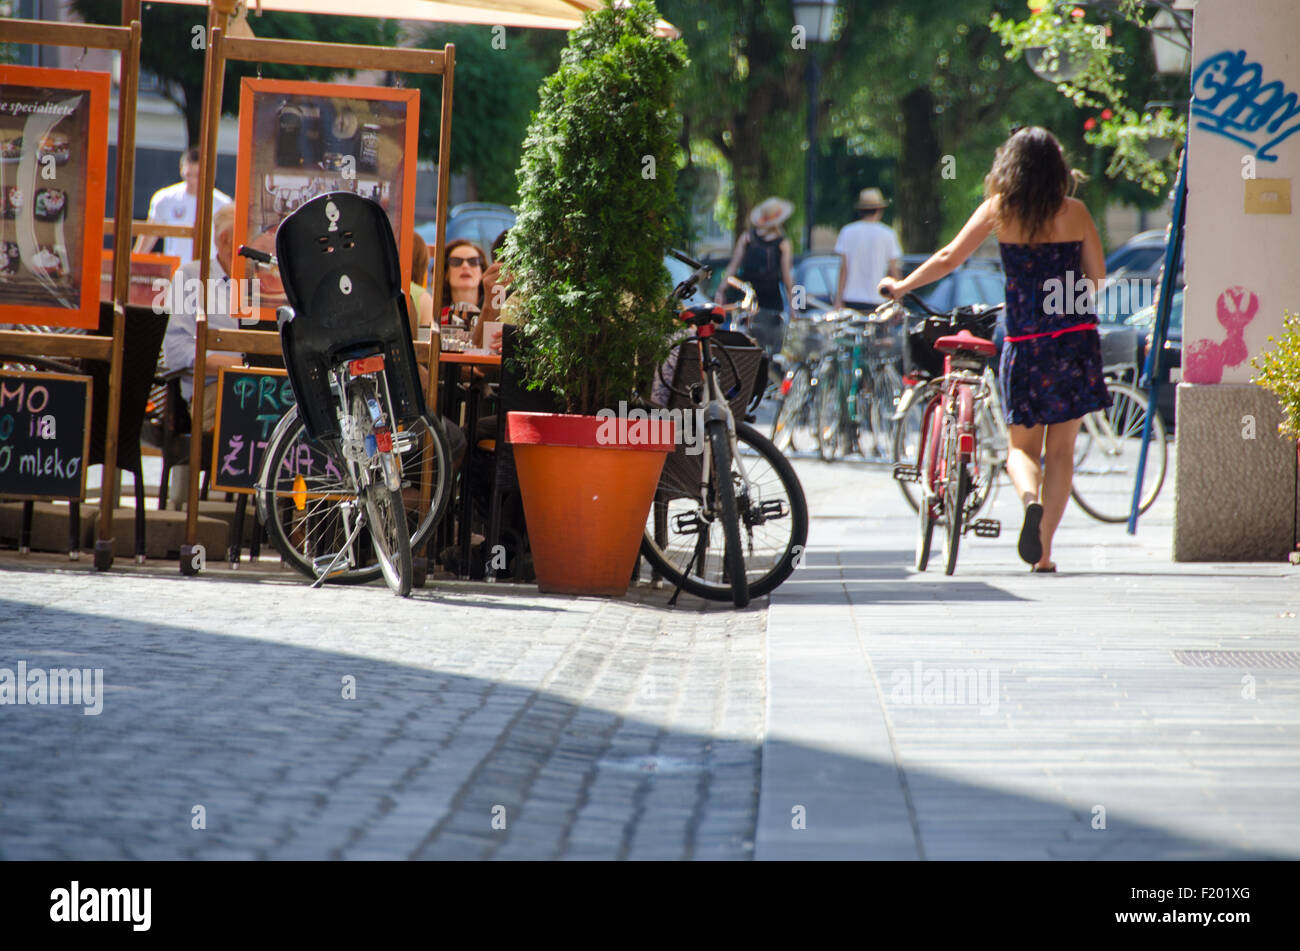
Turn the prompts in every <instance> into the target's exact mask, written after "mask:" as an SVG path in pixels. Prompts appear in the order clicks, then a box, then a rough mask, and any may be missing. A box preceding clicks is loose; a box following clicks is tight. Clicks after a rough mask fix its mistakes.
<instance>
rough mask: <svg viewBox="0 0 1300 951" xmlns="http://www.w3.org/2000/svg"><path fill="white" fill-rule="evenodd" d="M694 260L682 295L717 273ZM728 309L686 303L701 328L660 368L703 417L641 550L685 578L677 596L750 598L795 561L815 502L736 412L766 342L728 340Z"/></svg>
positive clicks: (684, 403) (678, 401)
mask: <svg viewBox="0 0 1300 951" xmlns="http://www.w3.org/2000/svg"><path fill="white" fill-rule="evenodd" d="M689 263H690V264H691V265H692V266H693V267H695V268H696V271H695V273H694V274H693V275H692V276H691V277H690V278H689V279H688V280H686V281H683V282H682V284H681V285H678V287H677V289H676V290H675V291H674V296H675V298H676V299H677V300H684V299H685V298H687V297H688V296H690V294H691V292H692V290H693V288H694V286H695V285H696V284H698V283H699V282H700V281H701V280H704V279H707V277H708V273H709V269H708V268H707V267H705V266H704V265H701V264H698V263H697V262H693V261H691V262H689ZM726 314H727V311H726V309H725V308H723V307H720V306H717V305H714V304H698V305H695V306H692V307H688V308H686V309H684V310H683V311H681V318H682V320H683V321H684V322H685V323H686V324H687V325H688V326H690V327H692V328H694V330H695V332H694V334H693V335H692V336H691V337H689V338H688V339H686V340H685V341H683V342H682V343H681V344H680V345H679V348H678V350H677V357H676V360H675V361H674V363H673V368H672V376H673V379H672V380H671V381H670V380H668V379H667V378H665V376H664V371H663V368H661V369H660V373H659V378H660V382H661V383H662V384H663V386H664V387H666V388H667V391H668V392H669V393H671V394H672V396H673V397H675V399H674V400H672V402H673V404H674V405H675V406H679V407H681V408H683V409H684V410H685V411H686V412H694V413H695V414H696V415H695V418H696V419H699V420H702V421H703V432H702V434H701V435H702V437H703V438H702V440H701V442H700V443H699V444H698V445H696V446H689V445H683V446H681V447H679V448H678V450H677V451H676V452H674V453H673V454H672V455H670V456H669V457H668V459H667V461H666V462H665V464H664V470H663V474H662V475H661V476H660V480H659V486H658V489H657V490H656V493H655V500H654V503H653V504H652V506H651V509H650V513H649V515H648V517H647V524H646V529H645V537H644V539H643V541H642V545H641V551H642V554H643V555H644V556H645V558H646V560H647V561H649V563H650V565H651V566H652V568H653V569H654V571H655V572H656V573H658V574H659V575H661V576H663V577H664V578H667V579H668V580H670V581H672V582H673V583H674V584H675V585H676V591H674V593H673V602H675V601H676V598H677V596H678V594H679V593H680V592H681V591H682V590H683V589H684V590H686V591H689V592H691V593H692V594H695V595H698V596H699V597H703V598H709V599H713V600H730V601H731V602H732V604H734V605H735V606H736V607H745V606H746V605H747V604H748V603H749V601H750V599H751V598H755V597H761V596H763V595H765V594H768V593H769V592H771V591H772V590H773V589H774V588H776V586H777V585H779V584H780V583H781V582H782V581H784V580H785V579H786V578H788V577H789V575H790V573H791V572H792V571H793V570H794V568H795V565H796V563H797V561H798V559H799V558H800V557H801V555H802V553H803V549H804V545H805V543H806V541H807V537H808V507H807V503H806V501H805V499H804V494H803V487H802V486H801V485H800V484H799V479H798V477H797V476H796V475H795V472H794V468H793V467H792V466H791V465H790V463H789V461H788V460H787V459H786V458H785V457H784V456H783V455H782V454H781V453H780V451H779V450H778V449H777V448H776V447H775V446H774V445H772V443H771V441H770V440H768V439H767V438H766V437H764V436H763V435H762V434H760V433H759V432H758V431H757V430H756V429H754V428H753V427H752V426H750V425H749V424H748V422H740V421H737V419H736V412H735V410H734V408H735V407H739V410H740V414H741V415H742V416H743V415H744V412H745V408H746V406H747V405H748V404H750V402H751V400H753V398H754V396H755V393H754V391H755V388H756V383H759V380H758V378H759V376H760V375H761V371H760V369H759V367H760V362H761V353H762V351H761V349H759V348H758V347H755V346H749V345H747V346H743V347H739V348H736V352H734V353H733V348H732V347H730V346H726V345H722V344H721V343H720V340H719V333H720V332H719V331H718V330H717V325H718V324H720V323H721V322H723V321H724V320H725V319H726ZM741 339H742V340H744V339H745V338H741ZM746 343H748V341H746ZM759 386H760V394H761V383H759ZM673 602H670V603H673Z"/></svg>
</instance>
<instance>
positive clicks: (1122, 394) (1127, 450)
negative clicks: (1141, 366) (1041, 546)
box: [1070, 382, 1169, 522]
mask: <svg viewBox="0 0 1300 951" xmlns="http://www.w3.org/2000/svg"><path fill="white" fill-rule="evenodd" d="M1107 389H1108V390H1110V395H1111V405H1110V407H1109V408H1107V409H1104V410H1098V411H1097V412H1095V413H1092V414H1090V415H1089V416H1086V417H1084V421H1083V426H1082V428H1081V429H1080V431H1079V438H1078V441H1077V442H1076V443H1075V452H1074V482H1073V484H1072V485H1071V487H1070V495H1071V496H1073V497H1074V501H1075V502H1077V503H1079V508H1081V509H1083V510H1084V511H1085V512H1087V513H1088V514H1089V515H1091V516H1092V517H1093V518H1095V519H1097V520H1098V521H1100V522H1123V521H1127V519H1128V517H1129V512H1130V510H1131V508H1132V505H1133V488H1134V484H1135V482H1136V480H1137V468H1138V459H1139V457H1140V455H1141V452H1142V428H1143V426H1144V425H1145V423H1146V418H1147V398H1146V394H1144V393H1143V392H1142V391H1141V390H1139V389H1137V388H1136V387H1134V386H1132V385H1130V384H1128V383H1120V382H1110V383H1108V384H1107ZM1168 448H1169V447H1168V444H1167V443H1166V442H1165V424H1164V420H1162V419H1161V418H1160V414H1159V413H1156V414H1155V416H1153V417H1152V419H1151V444H1150V447H1149V449H1148V452H1147V463H1146V470H1145V472H1144V473H1143V477H1142V495H1141V499H1140V503H1139V511H1142V512H1145V511H1146V510H1147V509H1149V508H1151V506H1152V505H1153V504H1154V503H1155V500H1156V496H1158V495H1159V494H1160V488H1161V486H1163V485H1164V481H1165V469H1166V467H1167V465H1168Z"/></svg>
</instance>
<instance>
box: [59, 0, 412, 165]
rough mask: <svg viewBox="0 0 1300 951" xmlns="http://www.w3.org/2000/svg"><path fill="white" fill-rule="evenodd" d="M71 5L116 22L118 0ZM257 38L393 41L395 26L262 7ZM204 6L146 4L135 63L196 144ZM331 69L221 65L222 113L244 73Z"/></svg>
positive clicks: (91, 19) (314, 75) (89, 16)
mask: <svg viewBox="0 0 1300 951" xmlns="http://www.w3.org/2000/svg"><path fill="white" fill-rule="evenodd" d="M71 5H72V9H73V10H74V11H76V13H77V15H78V16H80V17H81V18H82V19H83V20H85V21H86V22H87V23H104V24H117V23H119V22H121V17H122V4H121V3H120V0H72V4H71ZM248 22H249V25H250V26H251V27H252V28H253V32H254V33H256V34H257V36H259V37H265V38H267V39H285V40H303V41H306V42H312V43H360V44H363V45H367V46H394V45H396V42H397V25H396V23H392V22H390V21H385V20H374V19H370V18H367V17H343V16H319V15H316V14H312V15H308V14H304V13H280V12H271V11H267V12H266V13H265V14H264V15H262V16H260V17H258V16H254V15H250V17H249V20H248ZM206 24H207V8H206V7H203V6H188V5H177V4H171V3H146V4H144V5H143V8H142V10H141V14H140V29H141V42H140V67H141V68H142V69H145V70H148V71H149V72H151V73H153V74H154V75H155V76H157V77H158V79H159V80H160V85H161V87H162V88H161V92H162V94H163V95H164V96H165V97H166V98H168V99H170V100H171V101H172V102H173V103H175V104H176V107H177V108H178V109H179V110H180V111H181V113H182V114H183V115H184V116H185V129H186V134H187V136H188V140H189V144H190V145H191V146H197V145H198V144H199V136H200V126H201V125H202V117H203V61H204V58H205V55H206V49H207V42H206ZM336 72H337V71H335V70H328V69H319V68H316V67H306V66H284V65H280V64H276V63H244V62H237V61H233V60H232V61H230V62H227V64H226V76H225V84H224V86H223V89H222V101H221V108H222V112H225V113H231V114H233V113H236V112H238V110H239V81H240V80H241V79H242V78H243V77H245V76H256V75H259V74H260V75H262V76H264V77H266V78H267V79H300V80H301V79H328V78H329V77H330V76H331V75H334V74H335V73H336Z"/></svg>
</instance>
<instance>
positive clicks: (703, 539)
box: [668, 534, 709, 608]
mask: <svg viewBox="0 0 1300 951" xmlns="http://www.w3.org/2000/svg"><path fill="white" fill-rule="evenodd" d="M696 538H697V541H696V542H695V553H694V554H693V555H691V560H690V561H688V562H687V563H686V570H685V571H683V572H682V576H681V579H680V580H678V582H677V587H675V588H673V596H672V597H671V598H669V599H668V606H669V607H670V608H675V607H677V596H678V595H679V594H681V593H682V585H684V584H685V583H686V576H687V575H689V574H690V573H691V572H692V571H693V570H694V569H695V565H696V563H697V562H703V561H704V552H705V551H707V550H708V547H709V539H708V536H706V535H703V534H699V535H697V536H696Z"/></svg>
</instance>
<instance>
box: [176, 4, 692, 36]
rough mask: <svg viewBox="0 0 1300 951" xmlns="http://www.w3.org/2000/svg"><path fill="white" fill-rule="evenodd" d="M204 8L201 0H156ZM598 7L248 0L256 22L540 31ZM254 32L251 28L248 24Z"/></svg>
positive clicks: (669, 31) (670, 32) (566, 25)
mask: <svg viewBox="0 0 1300 951" xmlns="http://www.w3.org/2000/svg"><path fill="white" fill-rule="evenodd" d="M162 2H164V3H187V4H191V5H195V6H207V5H208V3H207V0H162ZM601 6H602V2H601V0H454V2H450V3H444V2H440V0H372V2H369V3H365V4H358V3H356V2H355V0H249V4H248V7H249V11H250V15H251V16H253V18H254V22H256V14H257V10H258V9H262V10H283V11H286V12H291V13H327V14H334V15H337V16H368V17H379V18H382V19H389V20H428V21H431V22H437V23H479V24H484V25H489V26H520V27H533V28H536V29H545V30H571V29H573V28H574V27H576V26H577V25H578V24H579V23H581V22H582V15H583V14H584V13H585V12H587V11H588V10H596V9H599V8H600V7H601ZM254 32H256V27H254ZM659 32H660V33H662V34H664V35H666V36H677V35H678V32H677V29H676V28H675V27H674V26H673V25H672V24H670V23H668V22H667V21H666V20H660V21H659Z"/></svg>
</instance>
